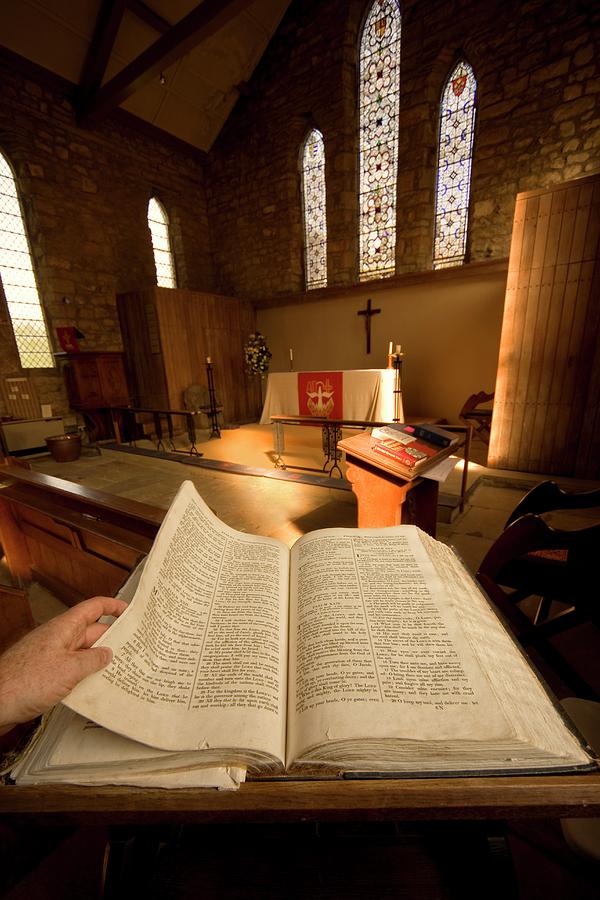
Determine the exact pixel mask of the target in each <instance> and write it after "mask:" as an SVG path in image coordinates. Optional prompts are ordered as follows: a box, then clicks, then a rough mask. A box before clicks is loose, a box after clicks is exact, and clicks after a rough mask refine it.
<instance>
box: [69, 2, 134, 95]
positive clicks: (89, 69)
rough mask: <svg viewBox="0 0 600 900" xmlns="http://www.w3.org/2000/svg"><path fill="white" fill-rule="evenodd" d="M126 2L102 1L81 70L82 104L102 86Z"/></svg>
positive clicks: (79, 93)
mask: <svg viewBox="0 0 600 900" xmlns="http://www.w3.org/2000/svg"><path fill="white" fill-rule="evenodd" d="M125 2H126V0H102V3H101V4H100V8H99V10H98V18H97V20H96V27H95V28H94V34H93V37H92V41H91V43H90V46H89V47H88V52H87V54H86V57H85V61H84V63H83V67H82V69H81V77H80V78H79V87H78V89H77V90H78V96H79V98H80V102H85V98H86V97H89V96H90V95H92V94H94V93H95V92H96V91H97V90H98V88H99V87H100V85H101V84H102V79H103V77H104V73H105V71H106V66H107V65H108V60H109V57H110V54H111V51H112V48H113V46H114V43H115V39H116V37H117V32H118V31H119V27H120V25H121V20H122V19H123V13H124V12H125Z"/></svg>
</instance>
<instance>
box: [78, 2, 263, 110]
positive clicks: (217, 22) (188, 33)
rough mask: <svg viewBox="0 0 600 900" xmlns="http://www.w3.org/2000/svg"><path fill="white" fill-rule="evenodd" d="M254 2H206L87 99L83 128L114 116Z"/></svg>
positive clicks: (83, 107)
mask: <svg viewBox="0 0 600 900" xmlns="http://www.w3.org/2000/svg"><path fill="white" fill-rule="evenodd" d="M252 2H253V0H204V2H203V3H201V4H199V5H198V6H196V7H195V8H194V9H193V10H192V11H191V12H189V13H188V15H187V16H184V18H183V19H181V20H180V21H179V22H177V23H176V24H175V25H173V27H172V28H171V29H170V30H169V31H168V32H166V33H165V34H163V35H162V36H161V37H159V38H158V40H157V41H155V42H154V44H152V45H151V46H150V47H148V48H147V49H146V50H144V52H143V53H140V55H139V56H138V57H137V58H136V59H134V60H133V61H132V62H131V63H129V65H127V66H125V68H124V69H122V71H121V72H119V73H118V74H117V75H115V76H114V78H112V79H111V80H110V81H109V82H108V83H107V84H105V85H103V86H102V87H101V88H100V89H99V90H98V91H97V92H96V93H95V94H94V95H93V96H90V97H89V98H84V99H83V101H82V102H81V104H80V106H79V109H78V120H79V122H80V124H86V123H91V122H93V121H97V120H98V119H99V118H100V117H101V116H103V115H106V114H107V113H109V112H111V111H112V110H113V109H115V107H117V106H119V105H120V104H121V103H123V101H124V100H127V98H128V97H131V95H132V94H134V93H135V92H136V91H138V90H140V88H142V87H144V85H146V84H148V82H149V81H151V80H152V79H153V78H158V76H159V75H160V72H161V71H162V70H163V69H166V68H167V66H169V65H170V64H171V63H173V62H175V60H177V59H179V57H181V56H183V55H184V54H185V53H187V52H188V50H192V49H193V48H194V47H196V46H197V45H198V44H200V43H202V41H204V40H206V39H207V38H209V37H211V36H212V35H213V34H215V33H216V32H217V31H219V30H220V29H221V28H223V27H224V26H225V25H226V24H227V23H228V22H230V21H231V20H232V19H234V18H235V17H236V16H238V15H239V14H240V13H242V12H243V11H244V10H245V9H246V8H247V7H248V6H250V4H251V3H252Z"/></svg>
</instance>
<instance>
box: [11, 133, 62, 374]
mask: <svg viewBox="0 0 600 900" xmlns="http://www.w3.org/2000/svg"><path fill="white" fill-rule="evenodd" d="M0 209H1V212H0V279H1V280H2V288H3V291H4V296H5V298H6V305H7V307H8V314H9V316H10V320H11V325H12V330H13V334H14V338H15V344H16V347H17V352H18V354H19V361H20V363H21V366H22V368H24V369H53V368H55V366H56V362H55V359H54V356H53V355H52V346H51V344H50V338H49V334H48V326H47V324H46V318H45V315H44V308H43V306H42V302H41V299H40V291H39V287H38V279H37V273H36V271H35V267H34V264H33V254H32V252H31V245H30V242H29V234H28V232H27V224H26V222H25V215H24V211H23V204H22V201H21V195H20V191H19V186H18V183H17V178H16V175H15V172H14V170H13V167H12V165H11V162H10V160H9V159H8V157H7V156H6V154H5V153H4V152H3V151H2V150H0Z"/></svg>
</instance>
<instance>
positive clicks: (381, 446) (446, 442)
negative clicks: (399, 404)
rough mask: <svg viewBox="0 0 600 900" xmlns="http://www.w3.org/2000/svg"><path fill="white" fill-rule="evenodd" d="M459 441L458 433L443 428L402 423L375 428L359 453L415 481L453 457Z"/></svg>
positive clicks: (359, 449)
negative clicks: (447, 458)
mask: <svg viewBox="0 0 600 900" xmlns="http://www.w3.org/2000/svg"><path fill="white" fill-rule="evenodd" d="M349 440H354V441H355V442H356V443H358V441H357V440H356V438H354V439H352V438H350V439H349ZM459 443H460V440H459V438H458V436H457V435H456V434H455V433H453V432H451V431H445V430H444V429H443V428H439V427H436V426H434V425H426V424H423V425H410V424H406V423H402V422H399V423H397V424H393V425H385V426H382V427H380V428H373V429H372V430H371V439H370V441H369V443H368V444H366V443H365V444H363V445H362V446H361V447H359V448H358V453H357V455H358V454H360V453H361V452H362V453H363V454H366V455H367V456H368V457H369V459H368V460H367V461H371V462H374V463H376V464H377V465H379V466H381V467H383V468H386V469H388V470H390V471H392V472H394V473H395V474H398V475H400V476H401V477H402V478H405V479H407V480H411V479H413V478H416V477H417V476H418V475H422V474H423V473H424V472H426V471H427V470H428V469H430V468H431V467H432V466H434V465H437V463H438V462H441V461H442V460H443V459H445V458H446V457H447V456H450V455H451V454H452V453H453V452H454V449H455V448H456V447H457V446H458V444H459ZM353 446H354V445H353ZM355 449H356V447H355V448H354V450H355ZM354 450H353V451H352V452H354Z"/></svg>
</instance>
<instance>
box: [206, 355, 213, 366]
mask: <svg viewBox="0 0 600 900" xmlns="http://www.w3.org/2000/svg"><path fill="white" fill-rule="evenodd" d="M211 362H212V360H211V358H210V356H207V357H206V365H207V366H210V364H211Z"/></svg>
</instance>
